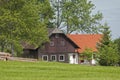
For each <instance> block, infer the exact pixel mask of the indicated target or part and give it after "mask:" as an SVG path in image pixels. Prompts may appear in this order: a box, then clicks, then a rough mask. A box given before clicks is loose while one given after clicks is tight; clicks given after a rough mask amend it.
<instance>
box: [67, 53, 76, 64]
mask: <svg viewBox="0 0 120 80" xmlns="http://www.w3.org/2000/svg"><path fill="white" fill-rule="evenodd" d="M69 63H70V64H78V55H77V54H74V53H71V54H69Z"/></svg>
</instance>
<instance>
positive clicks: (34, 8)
mask: <svg viewBox="0 0 120 80" xmlns="http://www.w3.org/2000/svg"><path fill="white" fill-rule="evenodd" d="M0 4H2V5H0V34H1V35H0V36H1V37H4V38H3V39H4V40H5V41H3V40H2V38H0V43H1V44H3V45H1V47H2V48H4V47H5V45H7V48H11V51H13V49H14V48H17V47H16V46H18V45H20V42H21V41H26V42H28V43H30V44H33V45H35V46H39V45H41V43H43V42H45V41H46V40H47V39H48V38H47V31H46V30H47V29H46V23H45V22H44V21H43V22H41V21H40V19H41V18H40V16H39V15H40V14H42V13H43V12H42V11H40V10H41V9H42V8H41V6H40V5H39V4H40V3H39V2H37V0H29V1H28V0H1V1H0ZM47 19H48V18H47ZM47 19H46V20H47ZM46 20H45V21H46ZM2 41H3V42H2ZM3 46H4V47H3ZM18 49H19V48H18ZM3 50H4V49H3ZM16 50H17V49H16ZM18 51H19V50H18Z"/></svg>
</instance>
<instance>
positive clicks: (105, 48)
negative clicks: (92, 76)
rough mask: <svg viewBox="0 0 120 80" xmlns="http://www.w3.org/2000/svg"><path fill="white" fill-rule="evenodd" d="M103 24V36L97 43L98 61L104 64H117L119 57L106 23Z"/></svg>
mask: <svg viewBox="0 0 120 80" xmlns="http://www.w3.org/2000/svg"><path fill="white" fill-rule="evenodd" d="M105 26H106V27H105V29H104V31H103V38H102V40H101V41H100V43H99V44H98V51H99V59H100V60H99V63H100V65H104V66H113V65H117V63H118V59H119V57H118V50H117V46H116V44H114V43H113V42H112V40H111V39H110V30H109V27H108V26H107V25H105Z"/></svg>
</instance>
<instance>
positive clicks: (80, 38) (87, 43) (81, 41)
mask: <svg viewBox="0 0 120 80" xmlns="http://www.w3.org/2000/svg"><path fill="white" fill-rule="evenodd" d="M67 36H68V37H69V38H70V39H71V40H72V41H73V42H75V43H76V44H77V45H78V46H79V47H80V48H79V49H78V52H79V53H82V52H83V51H84V50H85V49H86V48H91V49H92V50H93V51H94V52H96V51H97V48H96V46H97V43H98V42H99V41H100V39H101V38H102V35H101V34H69V35H67Z"/></svg>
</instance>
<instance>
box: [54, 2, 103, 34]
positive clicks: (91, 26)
mask: <svg viewBox="0 0 120 80" xmlns="http://www.w3.org/2000/svg"><path fill="white" fill-rule="evenodd" d="M55 1H56V0H55ZM54 4H55V6H53V7H54V8H55V9H56V11H57V14H58V16H57V22H58V23H59V24H58V25H57V27H59V28H63V29H66V31H65V32H66V33H72V32H86V33H94V32H99V30H98V29H100V28H101V24H100V21H101V20H102V14H101V13H100V12H97V13H96V14H92V10H94V8H95V6H94V4H92V2H91V1H88V0H57V2H56V3H54ZM61 25H62V26H61Z"/></svg>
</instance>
